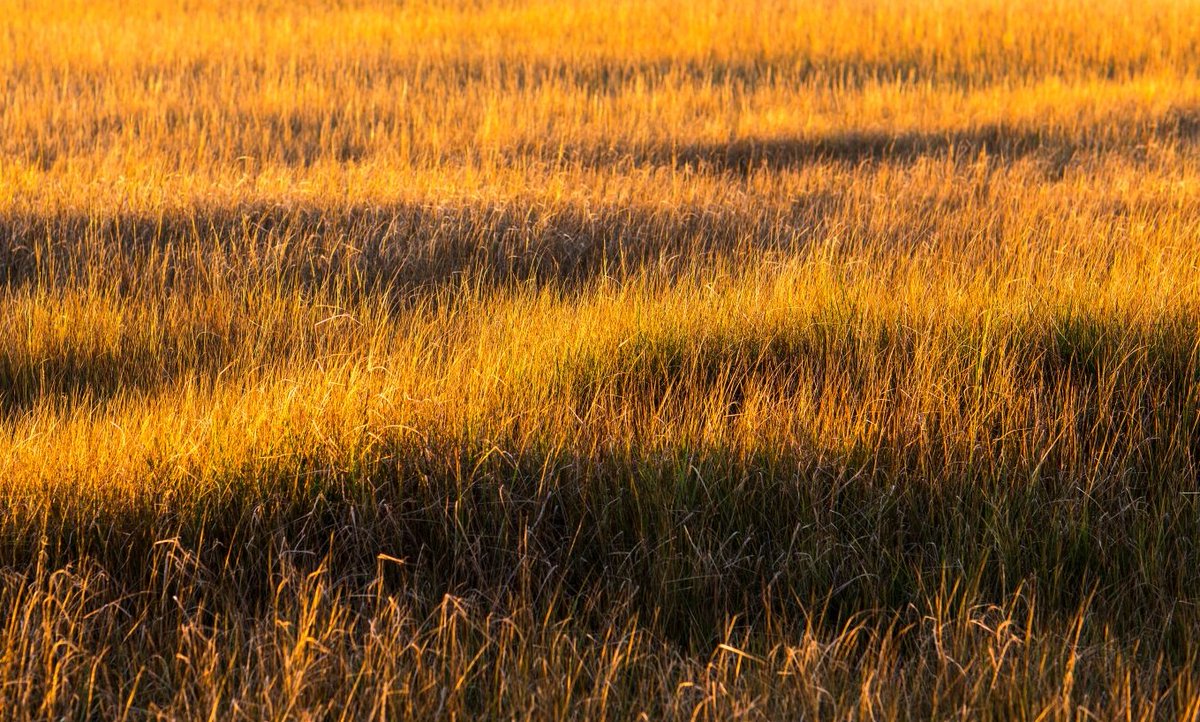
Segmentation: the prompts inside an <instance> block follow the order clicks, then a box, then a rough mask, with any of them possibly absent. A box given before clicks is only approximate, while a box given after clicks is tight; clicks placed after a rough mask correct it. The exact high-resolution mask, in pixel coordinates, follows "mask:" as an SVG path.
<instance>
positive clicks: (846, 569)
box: [0, 315, 1200, 647]
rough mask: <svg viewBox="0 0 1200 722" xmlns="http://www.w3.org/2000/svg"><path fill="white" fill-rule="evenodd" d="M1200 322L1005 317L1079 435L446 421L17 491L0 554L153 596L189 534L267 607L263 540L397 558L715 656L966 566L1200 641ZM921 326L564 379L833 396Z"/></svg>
mask: <svg viewBox="0 0 1200 722" xmlns="http://www.w3.org/2000/svg"><path fill="white" fill-rule="evenodd" d="M1196 328H1197V326H1196V323H1195V319H1186V318H1184V319H1179V320H1178V323H1175V324H1174V325H1167V326H1163V327H1160V328H1156V329H1150V330H1149V331H1147V332H1146V333H1145V334H1143V335H1137V334H1128V333H1125V332H1124V331H1122V330H1121V329H1122V326H1121V324H1119V323H1118V322H1115V321H1110V322H1108V323H1107V324H1106V323H1104V322H1102V321H1099V320H1097V319H1095V318H1090V317H1087V316H1081V315H1074V316H1064V317H1063V318H1062V319H1060V323H1057V324H1055V326H1054V328H1051V329H1042V332H1041V333H1040V335H1039V334H1038V333H1029V334H1024V335H1023V334H1021V333H1011V334H999V332H998V331H997V330H995V329H993V330H992V334H993V335H992V336H990V338H995V337H996V335H1000V336H1002V337H1004V338H1010V339H1012V340H1013V343H1015V344H1018V345H1016V346H1012V347H1010V348H1009V349H1008V351H1007V352H1008V353H1016V354H1023V355H1024V356H1023V359H1022V360H1021V362H1020V363H1019V364H1017V365H1018V366H1019V367H1021V368H1027V369H1028V371H1027V373H1028V374H1029V378H1028V379H1026V380H1024V381H1025V382H1028V383H1031V384H1034V385H1035V387H1036V388H1038V389H1039V394H1040V395H1041V396H1043V397H1044V401H1043V404H1044V405H1043V407H1042V408H1041V411H1040V412H1039V413H1043V414H1047V415H1049V418H1050V419H1058V418H1060V416H1061V417H1062V418H1064V419H1066V422H1065V423H1068V424H1070V425H1071V429H1072V430H1071V432H1070V434H1069V436H1068V441H1067V442H1064V443H1059V441H1058V440H1057V439H1055V438H1054V436H1053V434H1041V435H1038V434H1035V433H1033V432H1032V431H1031V430H1030V429H1027V428H1024V427H1020V428H1017V427H1012V428H1010V427H1006V426H1004V425H1002V424H1001V425H995V424H992V423H990V422H989V420H988V419H987V418H984V419H982V420H981V424H982V425H981V428H982V429H983V430H984V432H985V436H984V438H977V437H976V438H964V437H963V436H962V435H961V433H958V432H955V431H954V430H953V428H951V427H950V426H946V427H943V426H939V425H938V424H937V423H936V420H933V421H931V423H930V425H929V426H928V427H927V428H924V429H918V428H916V427H909V426H904V425H888V424H883V425H882V426H884V427H887V428H890V429H891V431H890V432H888V433H887V434H883V435H881V436H880V437H879V438H878V439H876V440H874V441H868V440H866V439H864V440H863V441H861V442H858V443H855V444H851V445H849V446H836V445H833V444H830V443H829V442H828V440H824V439H822V438H820V437H819V436H816V435H813V436H812V437H811V438H809V439H807V440H803V439H798V440H797V442H798V443H796V444H788V445H785V446H775V445H772V444H767V443H763V444H760V445H757V446H751V447H749V448H746V447H732V446H721V445H719V444H716V443H707V444H702V443H687V444H685V443H682V442H681V443H675V444H670V445H664V444H658V445H655V444H653V443H642V442H638V441H633V442H630V443H628V444H624V445H622V444H617V445H612V444H608V443H605V442H604V441H603V440H597V439H589V437H588V435H587V420H586V418H585V419H583V421H582V422H581V424H582V425H581V427H580V428H579V429H578V434H576V438H577V445H576V446H567V447H562V446H558V447H556V446H553V445H552V442H549V441H547V437H543V436H541V435H540V434H539V433H538V432H537V430H536V429H533V430H529V429H526V430H524V431H521V430H519V429H517V428H515V427H514V428H512V429H507V430H505V429H499V430H498V431H497V433H496V434H489V435H488V436H487V438H482V437H476V436H472V435H471V434H470V433H467V432H458V433H450V432H446V431H445V430H439V429H437V428H430V429H428V430H427V433H425V435H424V437H425V438H424V439H422V440H419V441H418V440H417V439H416V437H415V436H409V437H407V438H406V439H392V440H383V441H380V442H379V444H378V445H377V446H374V447H372V448H371V449H369V450H368V451H367V452H366V453H364V454H362V455H361V456H356V461H355V462H354V464H352V465H350V466H346V467H337V466H331V465H330V462H329V460H328V459H327V458H325V457H323V456H322V455H321V454H320V453H319V452H318V451H315V450H313V449H311V448H307V447H304V446H296V447H295V448H292V449H288V450H285V451H286V453H280V454H275V455H273V456H272V458H270V459H263V460H257V461H250V462H247V464H246V465H245V466H244V467H243V468H234V469H229V470H227V471H226V472H224V473H223V474H220V475H218V476H217V477H216V478H213V479H207V480H205V481H203V482H198V483H197V484H196V485H195V486H194V487H188V486H187V485H186V484H185V485H183V486H181V487H180V488H176V489H173V490H172V491H171V493H170V494H162V493H158V492H156V491H154V486H155V484H158V483H160V482H156V481H154V480H153V477H154V475H155V474H156V473H157V472H156V471H155V466H154V464H151V465H150V467H149V468H148V469H147V480H146V484H147V487H146V489H145V490H143V491H136V490H135V491H134V492H133V493H132V494H129V495H128V496H123V497H122V498H116V497H112V498H109V497H107V496H106V494H105V492H104V491H103V490H93V491H87V490H79V489H75V488H73V486H72V480H70V479H63V480H59V481H58V482H55V486H54V488H48V489H45V490H44V493H40V494H39V495H37V496H35V497H30V496H25V497H20V496H14V497H12V498H9V499H4V500H0V529H4V530H6V533H7V537H6V538H3V539H0V565H10V566H13V567H21V566H22V565H27V564H29V563H31V560H33V559H35V558H36V557H37V555H39V554H47V555H49V556H50V558H51V560H52V562H53V563H54V564H56V565H59V566H61V565H65V564H69V563H73V562H76V561H79V560H81V559H89V560H92V561H97V562H99V563H101V564H102V565H103V566H104V568H105V569H107V570H109V573H110V574H111V575H113V577H114V578H115V579H117V580H120V582H121V583H126V584H128V585H129V586H130V588H131V589H135V588H137V585H138V584H140V583H141V581H142V580H143V579H144V576H145V575H146V574H148V573H149V570H148V569H147V568H146V567H145V563H144V560H145V559H148V558H151V557H152V547H153V545H154V544H155V542H157V541H159V540H161V539H178V540H179V541H180V543H181V544H183V545H184V546H185V547H186V548H187V549H189V550H192V552H194V554H195V556H196V558H198V559H199V560H200V561H201V563H202V564H203V565H204V566H205V567H206V568H207V569H209V570H210V573H211V574H212V575H214V577H223V578H224V579H225V582H227V583H229V584H231V585H233V588H237V589H238V590H240V592H241V593H243V594H244V597H245V603H246V604H249V605H253V604H255V603H256V602H255V600H256V599H257V600H260V601H261V600H264V599H266V598H268V597H269V594H268V590H269V586H270V580H269V579H266V578H264V575H263V572H262V570H261V569H256V568H255V566H254V564H255V560H261V559H262V558H263V553H264V550H274V551H273V553H277V554H285V553H286V554H289V555H292V556H298V557H302V558H307V559H311V560H321V559H329V560H330V564H331V570H330V571H331V572H332V573H334V574H336V575H337V576H338V578H340V579H343V580H348V581H347V582H346V583H348V584H362V585H366V584H367V583H368V582H367V581H365V580H368V579H370V578H373V575H375V574H376V573H377V571H378V568H379V561H378V555H379V554H384V555H386V556H387V557H389V558H394V559H399V560H403V564H401V565H398V566H397V568H396V569H393V570H392V571H391V572H389V574H390V575H391V580H392V581H391V582H390V584H391V586H390V587H389V588H390V589H392V590H393V591H394V592H395V593H403V594H407V595H411V596H412V597H413V598H414V599H416V600H425V601H428V602H430V603H433V602H436V601H437V600H440V599H441V598H442V596H443V595H444V594H446V593H452V594H456V595H463V596H470V597H473V598H478V599H480V600H483V602H484V603H486V604H488V605H492V606H494V607H496V608H498V609H502V608H504V607H505V605H506V604H508V603H509V602H511V601H512V600H514V599H520V600H521V601H522V602H524V603H536V604H542V605H550V606H554V607H555V608H556V609H557V610H558V612H559V613H561V614H564V615H567V616H569V617H571V618H574V619H583V620H586V619H589V618H596V619H600V618H603V617H605V615H606V613H607V612H611V610H612V609H614V608H618V607H619V608H621V609H633V610H636V611H637V612H638V614H639V617H640V618H642V619H653V620H656V622H655V624H657V625H660V626H659V631H661V633H662V634H664V635H666V636H667V637H669V638H671V639H673V640H677V641H679V642H680V643H683V644H697V645H698V646H700V647H703V646H704V645H705V644H711V643H712V640H713V639H715V638H717V637H719V635H720V634H721V631H722V626H721V625H722V624H724V623H725V621H726V620H727V619H728V618H729V617H730V616H732V615H743V618H744V620H745V621H746V622H747V623H749V624H758V623H763V622H764V620H765V619H766V618H768V617H770V618H772V619H773V620H774V623H776V624H789V625H793V624H794V625H797V627H799V626H802V625H803V624H804V623H805V621H806V619H807V618H806V615H810V614H814V613H817V612H818V611H819V612H820V613H822V614H828V615H831V616H832V618H834V619H842V620H845V619H849V618H851V617H853V616H854V615H856V614H861V613H866V612H870V611H872V610H881V609H882V610H892V611H899V610H903V609H906V608H907V606H908V605H913V604H918V603H919V602H920V600H921V599H923V598H924V597H923V595H927V594H929V593H930V590H936V589H938V588H940V585H943V584H945V583H947V580H949V581H951V582H960V583H962V584H966V585H969V586H970V587H971V588H973V589H977V590H978V591H979V595H981V598H983V599H992V600H996V601H997V602H998V601H999V600H1001V599H1003V598H1005V597H1006V596H1007V595H1011V594H1012V593H1014V591H1015V590H1016V589H1017V588H1018V587H1020V586H1022V585H1031V586H1032V587H1034V588H1036V590H1037V594H1038V599H1039V604H1041V605H1042V606H1043V608H1044V610H1045V611H1046V612H1047V613H1051V614H1063V615H1067V616H1069V615H1070V614H1073V613H1075V612H1076V611H1078V609H1079V608H1080V607H1081V606H1082V605H1083V604H1084V603H1085V601H1086V600H1087V599H1088V598H1089V595H1094V596H1092V603H1093V607H1092V609H1093V610H1094V612H1093V613H1094V614H1097V615H1100V617H1101V619H1102V620H1103V621H1104V622H1105V623H1106V624H1109V625H1110V626H1111V628H1112V629H1113V630H1114V631H1117V632H1118V633H1121V634H1126V635H1129V637H1130V638H1135V637H1136V636H1138V635H1142V634H1148V633H1154V634H1160V633H1161V634H1167V633H1168V632H1164V631H1163V629H1164V628H1166V629H1169V630H1171V631H1170V632H1169V634H1185V633H1186V630H1187V629H1191V630H1192V631H1194V630H1195V629H1196V628H1198V627H1196V626H1195V625H1194V622H1196V621H1200V620H1196V619H1195V618H1193V617H1190V616H1187V614H1188V613H1186V612H1184V613H1183V614H1184V616H1183V617H1177V616H1175V615H1176V614H1179V613H1180V612H1179V610H1180V609H1184V610H1189V609H1190V610H1195V609H1197V608H1198V607H1197V606H1196V604H1197V602H1200V599H1198V598H1197V592H1196V590H1198V589H1200V556H1198V552H1197V549H1196V548H1195V544H1194V540H1195V539H1197V538H1200V506H1198V505H1200V494H1197V491H1198V489H1197V486H1196V478H1197V475H1196V471H1197V468H1200V463H1198V462H1200V413H1198V409H1197V404H1196V401H1195V399H1194V397H1193V395H1192V393H1191V391H1192V390H1193V389H1194V388H1195V384H1196V383H1197V363H1196V359H1195V357H1194V354H1195V349H1196V346H1197V344H1196V343H1195V340H1196V339H1195V329H1196ZM1172 329H1173V330H1172ZM907 333H910V334H911V331H908V332H907ZM1123 333H1125V335H1124V336H1122V334H1123ZM982 338H983V336H982V335H981V332H980V331H979V330H978V329H976V332H975V336H970V335H967V336H966V337H964V339H963V341H964V343H963V345H962V347H961V349H959V352H960V353H961V358H960V359H959V361H958V362H959V363H960V365H961V366H962V369H961V370H962V371H964V373H963V374H962V376H963V377H964V379H965V378H966V377H969V378H970V379H976V381H975V383H982V384H987V383H989V378H990V377H992V376H994V375H996V374H999V373H1004V372H1005V369H1004V368H1001V367H996V368H991V367H988V368H984V369H982V370H981V371H980V372H979V375H974V374H971V373H969V372H970V371H971V370H972V369H971V366H970V363H971V359H980V358H994V357H995V356H999V355H1000V354H999V353H995V354H980V353H979V349H978V343H979V342H980V341H981V339H982ZM785 341H786V339H785ZM913 341H914V339H913V338H911V336H906V335H905V333H902V332H898V333H896V334H895V335H883V336H881V335H878V334H877V335H874V336H870V335H869V334H868V335H867V336H865V337H862V338H856V337H855V336H854V334H853V333H848V332H846V331H844V330H843V331H838V330H835V329H832V328H830V329H825V330H821V329H816V330H814V331H812V332H811V333H810V334H809V337H807V341H806V340H805V338H800V339H795V340H793V341H790V342H786V343H782V342H771V343H758V342H757V341H754V340H750V341H747V342H746V343H744V344H742V345H741V346H738V345H731V344H721V345H720V346H717V347H712V346H701V345H697V346H693V347H690V348H689V347H687V346H686V345H685V346H680V345H678V344H673V343H671V342H670V340H669V339H666V340H662V339H659V340H655V339H645V340H642V341H639V342H638V343H635V344H632V346H631V347H630V348H629V350H628V351H626V353H627V354H631V356H629V357H626V358H624V359H622V358H617V359H615V362H617V363H619V365H620V366H621V368H620V369H619V370H620V374H618V375H610V374H609V373H607V372H606V371H605V369H604V368H601V367H600V366H599V365H598V363H597V360H596V359H592V358H583V359H574V360H572V361H571V363H568V364H567V365H565V366H564V368H563V369H562V371H561V372H560V376H559V377H558V378H557V379H553V380H552V382H559V383H563V384H564V391H563V392H564V393H565V394H566V397H565V398H564V399H563V401H564V402H565V403H575V402H577V401H579V400H583V399H586V397H587V396H589V395H594V394H596V393H600V394H603V395H611V396H613V397H614V398H616V399H618V400H620V398H621V397H622V396H623V395H628V396H631V397H634V398H637V399H642V400H648V401H649V402H650V403H652V404H653V403H657V401H656V399H661V398H665V395H666V392H665V391H664V388H665V387H664V386H663V384H664V383H667V384H669V383H670V381H671V375H672V374H675V375H677V376H679V377H680V378H684V377H685V376H686V377H687V378H690V380H691V381H692V382H694V385H696V386H697V387H698V390H699V392H700V393H701V395H703V396H706V397H707V396H709V395H711V394H713V393H715V392H720V393H725V392H730V391H732V392H736V389H719V388H718V386H719V384H721V383H722V379H729V378H737V379H743V378H757V379H758V380H759V381H764V380H765V381H769V382H778V383H779V384H781V385H782V386H781V388H784V389H785V391H786V392H787V393H794V394H797V395H799V394H810V395H813V396H814V398H815V400H816V402H820V401H821V399H820V398H819V394H820V393H821V390H820V386H819V384H815V383H811V382H813V381H815V380H816V379H818V378H820V376H821V374H819V373H815V372H818V371H823V373H824V375H825V376H826V377H833V376H834V375H837V374H841V375H842V376H845V375H846V374H847V373H852V372H854V371H855V369H856V368H858V367H860V366H869V365H870V364H872V363H874V364H876V365H877V366H879V367H880V368H878V369H876V370H877V371H879V372H880V373H884V374H887V373H890V374H892V377H889V378H890V381H891V382H894V383H895V385H896V386H901V385H902V382H903V371H904V369H905V367H906V364H907V363H911V361H912V358H913V357H912V354H913V348H914V343H913ZM972 343H975V344H976V346H972ZM1020 344H1024V345H1020ZM850 349H858V350H859V352H860V355H859V356H858V357H857V360H855V358H854V357H852V356H851V357H847V356H846V353H845V352H846V351H847V350H850ZM1131 349H1133V350H1136V353H1138V354H1141V355H1140V356H1136V357H1134V358H1132V359H1131V357H1130V355H1129V354H1130V353H1131ZM601 351H603V350H601ZM1127 361H1131V363H1130V364H1129V365H1128V366H1122V364H1124V363H1125V362H1127ZM839 363H848V364H849V365H850V367H844V368H843V367H839V366H838V364H839ZM610 365H611V364H610ZM870 370H871V369H866V371H870ZM664 377H666V381H663V378H664ZM1106 377H1107V379H1106ZM889 378H885V380H889ZM853 382H854V378H853V377H852V376H849V377H846V378H843V379H841V380H840V381H839V383H842V384H845V383H851V385H852V384H853ZM963 383H964V386H963V394H964V397H965V396H967V395H969V394H970V393H972V390H971V387H970V386H969V384H968V381H966V380H964V381H963ZM788 384H791V385H790V386H789V385H788ZM1102 389H1105V391H1104V392H1103V393H1104V394H1107V395H1108V396H1109V397H1111V398H1110V399H1109V401H1104V402H1102V401H1101V398H1102ZM573 391H574V392H578V393H579V394H581V396H580V397H579V398H578V399H576V398H573V397H571V395H570V394H571V393H572V392H573ZM897 393H899V391H897ZM664 409H665V410H664V413H671V409H670V408H667V407H664ZM695 411H696V409H694V408H693V409H688V408H680V409H677V410H676V411H675V413H679V414H684V413H695ZM734 412H735V413H736V409H735V410H734ZM963 413H971V411H970V410H969V409H967V410H965V411H964V412H963ZM1001 418H1004V417H1001ZM884 420H885V421H886V419H884ZM1025 421H1026V420H1025V419H1023V418H1020V417H1016V422H1020V423H1022V424H1023V423H1024V422H1025ZM555 438H561V437H557V436H556V437H555ZM554 443H560V442H554ZM355 580H357V581H355ZM1163 625H1165V627H1164V626H1163ZM1180 625H1182V626H1180ZM1189 625H1191V626H1189Z"/></svg>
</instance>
